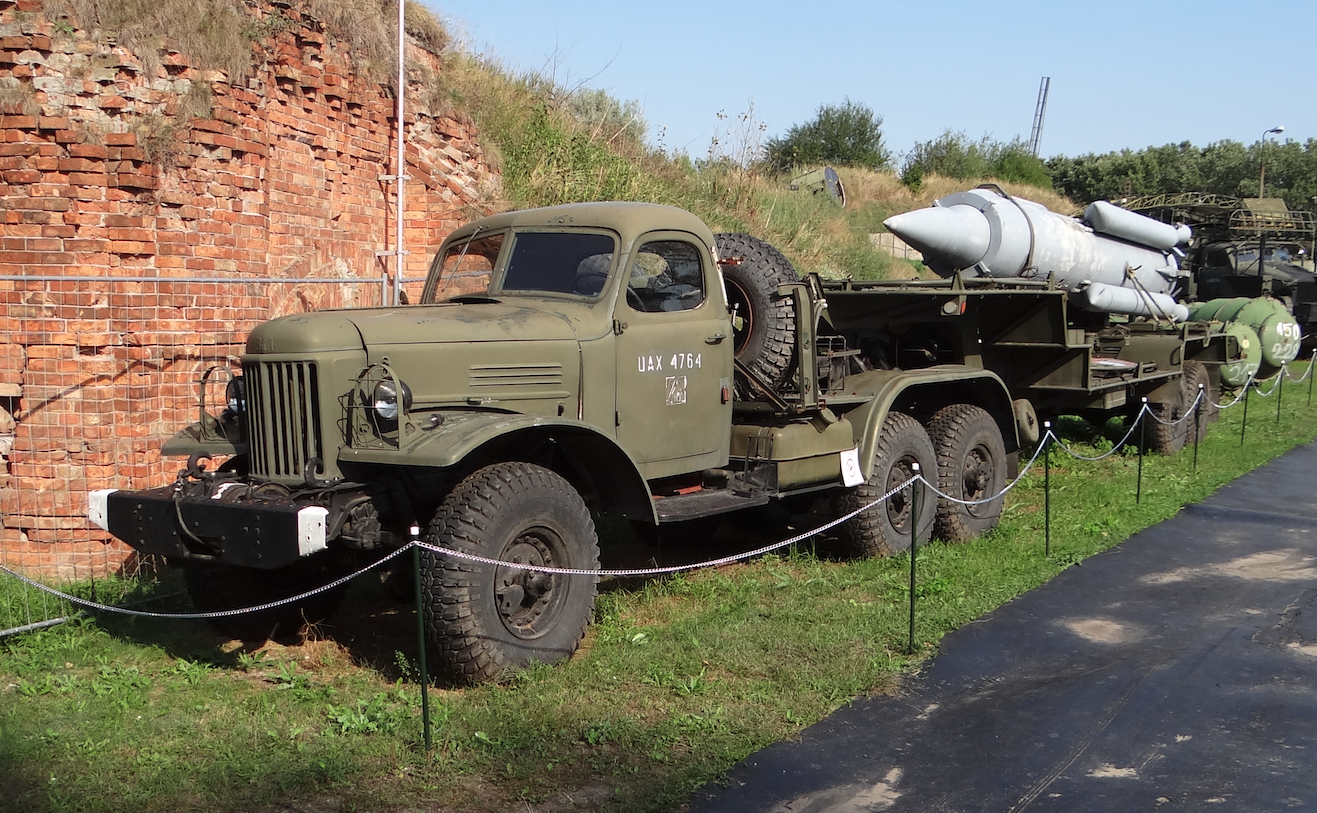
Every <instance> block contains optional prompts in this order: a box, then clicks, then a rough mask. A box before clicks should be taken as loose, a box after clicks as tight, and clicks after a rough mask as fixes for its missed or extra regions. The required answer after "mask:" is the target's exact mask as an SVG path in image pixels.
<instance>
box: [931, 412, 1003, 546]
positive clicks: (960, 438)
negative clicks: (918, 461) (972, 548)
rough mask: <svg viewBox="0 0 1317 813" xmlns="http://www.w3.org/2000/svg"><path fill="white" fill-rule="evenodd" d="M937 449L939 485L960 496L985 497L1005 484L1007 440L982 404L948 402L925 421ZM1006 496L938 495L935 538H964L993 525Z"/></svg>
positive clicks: (982, 531)
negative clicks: (969, 502)
mask: <svg viewBox="0 0 1317 813" xmlns="http://www.w3.org/2000/svg"><path fill="white" fill-rule="evenodd" d="M928 434H929V436H930V438H931V439H932V441H933V448H934V450H935V451H936V452H937V483H938V485H937V487H938V490H940V491H941V492H942V493H944V494H947V495H950V496H951V497H954V498H956V499H958V500H966V501H971V502H972V501H976V500H986V499H988V498H989V497H992V496H993V495H994V494H999V493H1001V490H1002V489H1003V488H1005V487H1006V444H1005V443H1004V442H1003V441H1002V437H1001V429H1000V428H999V427H998V426H997V422H996V421H995V420H993V419H992V416H991V415H989V414H988V413H987V411H986V410H984V409H983V408H982V407H978V406H975V405H973V404H952V405H951V406H949V407H945V408H943V409H940V410H938V412H937V413H936V414H934V415H933V419H932V420H931V421H929V422H928ZM1005 500H1006V498H1005V497H1004V496H1003V497H998V498H997V499H995V500H992V501H991V502H986V503H982V504H980V505H962V504H961V503H958V502H952V501H951V500H947V499H942V498H939V499H938V501H937V530H936V534H937V536H938V537H940V538H942V539H945V540H946V541H948V542H966V541H968V540H970V539H972V538H974V537H975V536H978V535H979V534H981V533H984V532H985V531H989V530H992V529H993V528H995V527H997V521H998V520H1000V519H1001V507H1002V503H1003V502H1005Z"/></svg>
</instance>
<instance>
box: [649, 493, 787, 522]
mask: <svg viewBox="0 0 1317 813" xmlns="http://www.w3.org/2000/svg"><path fill="white" fill-rule="evenodd" d="M767 504H768V495H767V494H737V493H736V492H734V491H731V490H730V489H725V488H719V489H704V490H701V491H694V492H691V493H690V494H674V495H672V496H670V497H655V498H654V510H655V511H656V512H657V513H658V519H659V522H682V521H684V520H688V519H701V518H703V517H712V516H716V515H718V514H726V513H728V512H730V511H739V510H741V509H742V508H754V507H756V506H760V505H767Z"/></svg>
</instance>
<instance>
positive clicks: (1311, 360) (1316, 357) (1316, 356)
mask: <svg viewBox="0 0 1317 813" xmlns="http://www.w3.org/2000/svg"><path fill="white" fill-rule="evenodd" d="M1314 364H1317V351H1314V352H1313V354H1312V355H1311V356H1308V406H1312V379H1313V375H1312V365H1314Z"/></svg>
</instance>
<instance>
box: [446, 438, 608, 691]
mask: <svg viewBox="0 0 1317 813" xmlns="http://www.w3.org/2000/svg"><path fill="white" fill-rule="evenodd" d="M425 539H426V541H427V542H429V543H431V544H434V545H438V546H441V547H445V548H451V549H452V550H455V551H461V552H464V553H470V554H474V555H477V556H483V557H485V558H488V559H497V560H499V561H505V562H517V563H520V564H530V565H540V566H544V567H558V568H573V569H578V570H597V569H598V568H599V540H598V538H597V537H596V536H595V528H594V521H593V520H592V519H591V518H590V512H589V510H588V509H587V508H586V507H585V502H584V501H583V500H582V499H581V496H580V495H579V494H578V493H577V492H576V490H575V489H574V488H572V486H571V485H570V484H569V483H568V482H567V481H566V480H564V479H563V478H562V477H560V476H559V475H558V474H556V473H554V472H552V471H550V470H549V469H546V468H543V467H541V466H536V465H532V464H529V463H517V462H513V463H496V464H494V465H492V466H487V467H485V468H483V469H480V470H479V471H477V472H475V473H474V474H471V475H470V476H468V477H467V478H466V479H464V480H463V481H462V482H460V483H458V485H457V487H455V488H454V489H453V490H452V491H451V492H450V493H449V494H448V496H447V497H445V498H444V501H443V503H442V504H441V505H440V506H439V510H438V511H436V512H435V515H434V519H433V520H431V522H430V525H429V528H428V529H427V530H426V535H425ZM421 579H422V592H423V596H424V600H425V605H426V610H427V611H428V618H427V619H426V627H427V629H428V630H429V634H430V639H431V640H432V641H433V642H434V644H435V645H436V646H437V647H438V649H439V653H440V657H441V659H442V662H443V668H444V671H446V673H447V676H448V677H449V678H450V679H452V680H454V681H457V682H466V683H477V682H482V681H488V680H495V679H497V678H499V677H500V676H501V675H503V674H505V673H507V672H510V671H515V670H517V669H522V668H524V667H526V666H528V665H530V664H531V663H534V662H542V663H553V662H555V661H560V660H562V659H564V658H567V657H570V656H571V654H572V653H573V652H575V651H576V647H577V645H578V644H580V642H581V638H582V636H584V635H585V627H586V625H587V624H588V623H589V621H590V613H591V611H592V610H593V608H594V599H595V586H596V584H597V583H598V580H599V579H598V577H597V576H584V575H583V576H574V575H565V574H554V573H539V572H535V571H531V570H523V569H519V568H517V567H509V566H504V565H488V564H484V563H480V562H474V561H471V560H469V559H462V558H459V557H456V556H451V555H448V554H442V553H435V552H432V551H422V572H421Z"/></svg>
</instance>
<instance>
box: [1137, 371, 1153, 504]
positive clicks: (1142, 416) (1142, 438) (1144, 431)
mask: <svg viewBox="0 0 1317 813" xmlns="http://www.w3.org/2000/svg"><path fill="white" fill-rule="evenodd" d="M1150 414H1151V413H1150V412H1149V411H1148V396H1146V395H1145V396H1144V397H1143V408H1142V409H1140V410H1139V418H1138V421H1139V483H1138V486H1137V487H1136V488H1135V489H1134V504H1135V505H1138V504H1139V503H1141V502H1143V450H1144V448H1146V447H1147V445H1148V422H1147V420H1146V418H1147V417H1148V415H1150Z"/></svg>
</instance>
